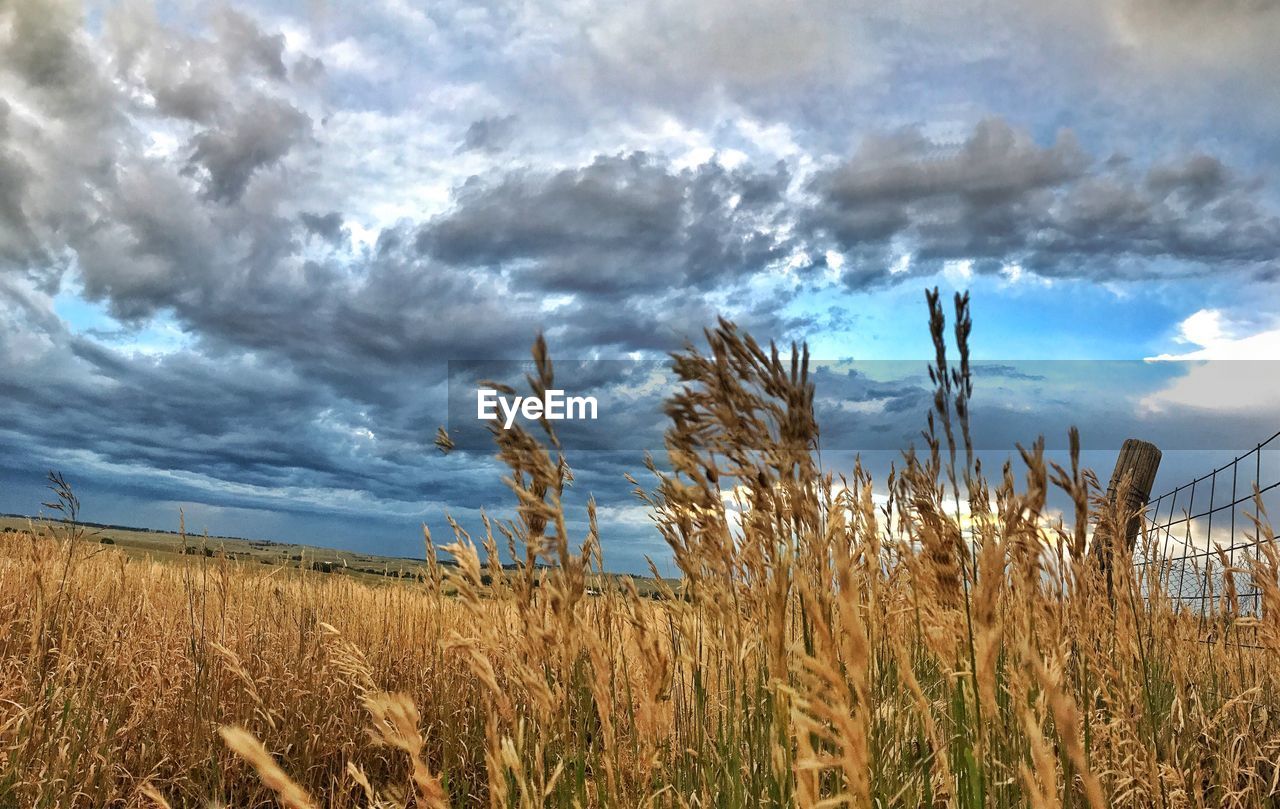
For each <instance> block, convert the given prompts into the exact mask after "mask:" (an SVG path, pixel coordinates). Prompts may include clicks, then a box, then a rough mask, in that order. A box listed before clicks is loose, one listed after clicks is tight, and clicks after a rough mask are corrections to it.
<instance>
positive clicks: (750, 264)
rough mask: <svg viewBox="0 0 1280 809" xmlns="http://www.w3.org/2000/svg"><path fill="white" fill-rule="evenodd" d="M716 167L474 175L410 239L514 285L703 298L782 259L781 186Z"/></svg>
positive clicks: (618, 165)
mask: <svg viewBox="0 0 1280 809" xmlns="http://www.w3.org/2000/svg"><path fill="white" fill-rule="evenodd" d="M789 179H790V178H789V175H788V172H787V170H786V169H785V167H783V166H781V165H779V166H778V167H776V168H775V169H774V170H773V171H772V172H767V173H757V172H754V171H751V170H741V169H740V170H729V169H726V168H724V167H722V166H720V165H719V164H717V163H707V164H704V165H702V166H699V167H697V168H696V169H686V170H683V171H677V170H674V169H672V168H671V166H670V165H669V164H668V163H667V162H665V161H664V160H662V159H660V158H656V157H654V156H651V155H647V154H643V153H633V154H629V155H619V156H613V157H605V156H601V157H597V158H596V159H595V160H594V161H593V162H591V163H590V164H588V165H586V166H583V167H581V168H576V169H566V170H563V171H559V172H555V173H551V174H546V173H538V172H516V173H511V174H506V175H503V176H500V177H498V178H496V179H494V178H480V177H476V178H473V179H471V180H469V181H468V182H467V183H466V184H465V185H463V186H462V187H461V188H459V189H458V191H457V194H456V197H455V206H454V208H453V210H452V211H450V212H449V213H447V214H445V215H444V216H442V217H439V218H437V219H435V220H432V221H431V222H429V223H428V224H427V225H426V226H425V227H424V228H423V230H422V232H421V233H420V234H419V237H418V243H419V245H420V247H421V248H422V250H423V251H424V252H425V253H427V254H428V255H430V256H432V257H433V258H435V259H437V260H439V261H442V262H445V263H447V264H450V265H453V266H462V267H474V268H487V269H490V270H493V271H500V272H507V273H508V274H509V275H510V277H511V279H512V282H513V284H514V285H515V286H516V287H518V288H524V289H532V290H539V291H543V292H560V293H575V294H594V295H618V294H624V293H637V292H667V291H672V290H676V289H681V290H685V291H688V290H690V289H701V290H705V289H707V288H709V287H711V286H712V285H715V284H724V283H731V282H733V281H735V280H738V279H741V278H743V277H745V276H747V275H751V274H754V273H758V272H760V271H761V270H763V269H765V268H767V267H768V266H769V265H771V264H773V263H774V262H776V261H778V260H779V259H780V258H782V257H784V256H785V255H786V247H787V246H786V242H785V240H784V239H783V238H781V237H780V235H779V233H778V231H777V228H778V227H779V225H780V224H781V221H782V215H783V210H782V205H783V202H784V200H785V196H784V195H785V191H786V188H787V185H788V182H789Z"/></svg>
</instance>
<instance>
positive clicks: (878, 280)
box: [0, 0, 1280, 570]
mask: <svg viewBox="0 0 1280 809" xmlns="http://www.w3.org/2000/svg"><path fill="white" fill-rule="evenodd" d="M1278 37H1280V5H1277V4H1275V3H1267V2H1253V1H1252V0H1227V1H1226V2H1222V1H1221V0H1218V1H1217V2H1208V0H1118V1H1117V0H1108V2H1101V0H1097V1H1096V2H1095V1H1094V0H1084V2H1078V1H1077V2H1070V3H1066V2H1057V1H1056V0H1049V1H1048V2H1042V3H1014V2H1005V0H987V1H986V2H977V1H974V2H970V1H969V0H960V2H956V3H951V4H945V7H939V6H938V4H935V3H925V2H919V1H918V0H901V1H900V2H879V1H877V2H866V3H864V2H858V0H854V2H838V3H837V2H829V0H791V1H790V2H785V3H783V2H762V0H733V2H729V0H702V2H699V3H696V4H690V3H685V2H679V3H677V2H674V0H651V1H650V2H635V1H630V2H605V1H604V0H598V1H597V0H571V1H568V2H566V1H565V0H556V1H555V2H541V0H526V1H525V2H494V3H454V2H451V0H437V1H436V2H431V3H421V4H414V3H410V2H407V0H370V2H368V3H359V4H347V3H333V2H325V1H324V0H312V2H308V3H253V4H250V3H246V2H231V3H201V2H179V3H146V2H122V3H109V4H97V3H89V4H83V5H82V4H79V3H75V2H64V1H63V0H0V511H6V512H14V513H26V514H30V513H34V512H36V511H37V510H39V508H40V501H41V500H42V499H46V496H45V493H44V492H43V489H42V486H43V478H44V475H45V473H46V472H47V471H48V470H51V469H57V470H60V471H62V472H63V473H64V474H65V475H66V476H67V477H68V478H69V479H70V480H71V482H72V483H73V485H75V486H76V488H77V491H78V492H79V493H80V496H81V499H82V501H83V502H84V517H85V518H86V519H90V520H95V521H99V522H119V523H125V524H132V525H143V526H150V527H158V528H165V529H173V528H176V526H177V520H178V511H179V509H183V510H184V511H185V514H186V518H187V525H188V527H189V528H192V529H194V530H197V531H199V530H208V531H209V532H210V533H215V534H231V535H239V536H250V537H259V538H269V539H281V540H287V541H301V542H311V543H314V544H323V545H333V546H342V547H352V548H358V549H361V550H370V551H376V552H383V553H389V554H396V555H410V554H417V553H420V552H421V540H420V530H419V526H420V525H421V524H422V523H424V522H425V523H427V524H428V525H430V526H432V527H433V530H435V532H436V533H437V535H440V533H441V530H442V529H443V526H444V525H445V522H444V514H445V513H446V512H448V513H451V514H453V515H455V516H456V517H458V518H459V519H460V520H461V521H462V522H463V523H464V524H469V525H471V526H472V527H475V526H476V525H477V524H478V521H479V513H480V509H481V508H487V509H490V510H493V511H494V512H496V513H501V512H502V510H503V509H507V508H509V507H510V505H511V497H510V495H509V494H507V493H506V492H505V491H504V489H503V488H502V486H501V484H500V483H499V482H498V479H499V473H500V470H499V469H497V467H496V466H495V463H494V461H493V459H492V457H491V456H492V453H491V452H490V451H488V450H486V449H484V448H482V447H479V446H476V447H470V446H469V447H466V448H464V449H461V450H459V451H457V452H454V453H452V454H450V455H448V456H442V455H440V453H438V452H436V450H435V449H434V447H433V446H432V440H433V437H434V434H435V431H436V428H437V427H438V426H440V425H444V424H446V423H447V422H448V421H449V419H450V416H451V415H453V416H455V417H456V415H457V414H451V413H450V408H449V406H448V405H449V401H450V388H451V383H454V384H461V383H460V382H459V381H458V380H457V379H455V378H453V377H452V376H451V375H450V372H449V371H450V363H451V362H453V363H455V364H457V363H462V362H464V361H510V360H519V359H522V358H526V357H527V356H528V351H529V346H530V345H531V343H532V341H533V338H534V336H535V335H536V334H537V333H539V332H543V333H545V335H546V338H547V341H548V343H549V345H550V347H551V351H552V355H553V357H559V358H564V359H565V360H572V361H583V362H584V363H585V364H584V365H582V366H581V368H580V369H579V370H580V372H581V373H582V374H583V377H582V379H583V380H584V382H583V384H584V385H586V384H590V385H594V386H595V387H593V388H592V390H593V392H598V393H600V395H601V396H602V397H612V399H611V400H612V401H619V402H623V404H622V405H619V406H618V407H616V408H614V409H613V410H607V412H606V413H604V414H602V416H601V420H600V424H599V425H597V426H596V428H595V431H594V432H589V433H587V434H584V435H583V436H582V440H581V441H580V447H579V449H580V454H579V456H578V457H576V458H575V457H570V458H569V461H570V463H571V464H572V465H573V466H574V469H575V473H576V480H575V490H574V498H576V499H575V500H574V502H573V504H572V505H573V506H574V507H575V508H578V507H580V506H581V504H582V501H583V498H585V497H586V495H587V494H588V493H590V494H593V495H594V496H595V497H596V499H597V500H598V501H599V503H600V507H601V522H602V527H603V529H604V533H605V536H604V550H605V561H606V566H608V567H611V568H614V569H623V570H642V569H643V568H644V565H645V561H644V560H645V558H646V557H648V556H651V557H653V558H655V559H656V560H657V561H658V562H659V564H660V565H665V564H666V562H665V561H664V560H665V559H666V558H667V557H666V553H665V549H664V546H663V544H662V541H661V539H660V538H659V537H658V536H657V535H656V533H654V531H653V530H652V528H651V527H650V526H649V524H648V522H647V517H646V515H645V514H644V511H643V509H642V508H640V507H639V505H638V504H637V502H636V501H635V499H634V497H633V496H632V495H631V493H630V489H631V487H630V485H629V484H627V483H625V481H624V479H623V477H622V476H623V474H624V473H625V472H628V471H630V472H639V471H641V463H642V458H643V450H644V449H655V450H660V448H661V426H662V425H661V422H660V411H659V409H658V406H659V404H660V400H661V397H662V395H663V394H664V393H665V392H666V391H668V390H669V380H667V381H666V382H664V381H662V379H661V378H659V379H657V381H652V380H651V381H652V384H650V383H649V382H646V381H645V379H647V378H648V375H649V374H650V373H651V371H652V369H653V367H654V364H655V363H656V365H657V366H658V367H659V369H660V367H661V362H660V361H661V360H662V359H663V358H664V357H665V356H666V354H667V352H669V351H672V350H678V349H680V348H681V347H682V346H683V345H684V344H685V342H686V341H689V340H692V341H693V342H695V343H697V342H698V340H699V339H700V335H701V333H702V329H703V328H704V327H707V326H711V325H713V324H714V322H715V319H716V317H717V316H718V315H723V316H726V317H728V318H731V319H733V320H734V321H735V322H737V323H738V324H739V325H740V326H742V327H743V328H745V329H747V330H749V331H750V332H751V333H752V334H753V335H755V336H756V337H757V338H759V339H761V340H762V341H765V340H770V339H772V340H777V341H779V342H780V343H782V344H784V345H785V344H788V343H790V342H791V341H807V343H808V344H809V346H810V348H811V351H812V353H813V356H814V357H815V358H818V359H819V360H822V361H823V363H824V364H823V365H822V366H821V373H820V374H819V397H820V399H819V407H818V409H819V414H820V416H821V417H822V418H823V424H824V437H825V438H824V440H829V441H830V446H831V449H832V452H831V453H830V454H829V455H828V456H827V458H826V460H827V461H829V462H830V463H832V464H842V463H848V464H851V463H852V454H851V453H852V452H854V451H856V450H864V451H866V453H867V455H866V458H867V459H868V463H869V465H870V466H871V467H872V468H873V469H874V470H878V471H880V472H882V473H883V472H887V469H888V465H889V463H890V462H891V461H892V459H893V458H894V457H895V452H894V449H895V448H900V447H901V446H903V443H904V442H910V441H911V440H912V437H913V436H915V435H918V431H919V429H920V428H921V427H922V426H923V424H924V417H925V413H926V411H927V408H928V405H929V400H928V397H927V395H926V388H927V380H923V373H924V371H923V369H924V361H925V360H926V359H928V358H929V357H930V356H931V353H932V349H931V345H930V342H929V335H928V332H927V328H926V324H927V312H926V309H925V305H924V294H923V290H924V289H926V288H930V287H934V286H937V287H939V288H940V289H941V290H942V291H943V292H944V293H945V294H946V296H947V297H949V296H950V295H951V293H953V292H955V291H958V290H969V291H970V292H971V295H972V300H973V317H974V322H975V326H974V331H973V338H972V348H973V351H974V355H975V357H977V358H979V359H981V360H983V361H984V362H986V363H987V365H986V366H985V368H984V369H983V371H982V373H980V374H979V376H978V378H977V380H976V393H975V397H976V398H975V421H976V422H977V423H978V425H979V430H980V432H981V434H982V436H983V439H982V440H983V444H984V447H983V449H984V451H989V452H990V453H992V457H993V458H994V459H995V460H996V461H997V462H998V460H999V459H1000V458H1002V457H1003V456H1005V455H1008V453H1009V452H1010V451H1011V450H1012V449H1013V447H1014V443H1015V442H1017V441H1021V442H1024V443H1027V442H1030V441H1032V440H1034V439H1035V437H1036V436H1037V435H1038V434H1041V433H1044V434H1045V435H1046V437H1047V440H1048V442H1049V446H1050V448H1051V449H1052V450H1055V451H1059V450H1061V448H1062V447H1064V446H1065V429H1066V426H1068V425H1069V424H1072V423H1075V424H1078V425H1079V426H1080V427H1081V429H1082V431H1083V432H1084V436H1085V447H1086V449H1087V450H1088V452H1087V453H1086V459H1087V460H1088V461H1089V462H1090V463H1093V464H1095V465H1096V467H1097V468H1098V469H1100V470H1102V473H1101V475H1102V477H1104V478H1105V476H1106V472H1107V471H1108V470H1109V468H1110V465H1111V464H1112V463H1113V462H1114V458H1115V451H1116V449H1117V448H1118V446H1119V442H1120V441H1121V440H1123V438H1124V437H1126V436H1127V435H1137V436H1138V437H1150V438H1151V439H1152V440H1156V441H1157V443H1159V444H1160V445H1161V446H1162V448H1163V449H1165V452H1166V459H1165V463H1164V466H1163V467H1162V470H1161V475H1160V478H1159V479H1158V481H1157V488H1159V487H1161V486H1166V484H1167V486H1166V487H1172V486H1174V485H1177V484H1178V483H1180V482H1182V480H1184V479H1186V478H1189V477H1192V476H1194V475H1196V474H1200V473H1201V472H1203V471H1206V469H1207V468H1211V467H1212V466H1215V465H1217V464H1218V463H1221V462H1222V461H1223V460H1224V459H1225V460H1229V459H1230V457H1232V455H1233V454H1235V453H1238V452H1239V451H1242V450H1244V449H1248V448H1250V447H1252V446H1254V445H1256V444H1257V443H1258V442H1260V441H1262V440H1264V439H1266V438H1267V437H1269V436H1270V435H1271V434H1272V433H1274V432H1275V431H1276V430H1277V429H1280V412H1277V403H1278V402H1280V387H1278V385H1280V383H1277V381H1276V380H1280V374H1277V373H1275V371H1274V369H1273V368H1272V366H1270V365H1268V364H1267V363H1268V362H1269V361H1272V360H1273V359H1274V358H1276V357H1278V356H1280V316H1278V314H1280V185H1278V183H1280V177H1277V176H1276V167H1277V161H1276V158H1277V153H1276V148H1277V147H1276V144H1277V143H1280V139H1277V128H1278V126H1280V61H1278V60H1276V59H1274V53H1273V51H1274V42H1275V41H1276V40H1277V38H1278ZM1156 359H1159V360H1160V362H1147V360H1156ZM1244 360H1248V361H1249V362H1242V361H1244ZM903 363H905V364H903ZM658 373H659V377H660V376H661V372H660V370H659V372H658ZM641 377H644V379H642V378H641ZM664 386H665V387H664ZM620 392H621V393H620ZM624 393H625V394H627V396H630V398H627V396H623V395H622V394H624ZM455 420H456V418H455ZM846 451H847V452H846ZM842 452H844V453H846V454H847V456H848V457H845V455H842V454H841V453H842ZM571 524H572V526H573V527H575V528H581V527H582V525H583V521H582V518H581V515H580V514H579V515H578V516H576V517H575V519H574V521H573V522H572V523H571Z"/></svg>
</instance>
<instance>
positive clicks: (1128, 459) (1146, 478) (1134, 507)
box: [1094, 438, 1160, 600]
mask: <svg viewBox="0 0 1280 809" xmlns="http://www.w3.org/2000/svg"><path fill="white" fill-rule="evenodd" d="M1159 469H1160V448H1159V447H1157V446H1156V445H1155V444H1152V443H1151V442H1149V441H1139V440H1138V439H1136V438H1126V439H1125V441H1124V444H1123V445H1122V446H1121V447H1120V456H1119V457H1117V458H1116V468H1115V470H1114V471H1113V472H1112V473H1111V482H1110V483H1108V484H1107V500H1108V501H1110V502H1112V503H1115V502H1116V499H1117V498H1118V497H1119V495H1120V489H1121V488H1122V487H1123V486H1124V484H1125V482H1126V480H1127V482H1128V488H1126V489H1125V499H1124V502H1123V503H1120V504H1119V507H1120V513H1121V514H1126V515H1128V519H1127V521H1126V523H1125V526H1124V536H1123V537H1114V538H1112V537H1108V536H1105V535H1104V534H1103V533H1102V532H1097V533H1095V534H1094V552H1095V553H1096V554H1097V557H1098V563H1099V565H1100V566H1101V568H1102V575H1103V578H1105V579H1106V582H1107V597H1108V598H1109V599H1112V600H1114V594H1113V578H1112V575H1111V559H1112V557H1113V556H1114V552H1115V549H1116V548H1117V547H1119V546H1120V542H1121V540H1123V541H1124V543H1125V544H1124V547H1125V548H1127V549H1128V551H1129V553H1130V554H1132V553H1133V547H1134V543H1136V542H1137V541H1138V531H1139V530H1140V529H1141V527H1142V512H1143V509H1145V508H1146V505H1147V500H1149V499H1150V498H1151V487H1152V485H1154V484H1155V482H1156V471H1157V470H1159Z"/></svg>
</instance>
